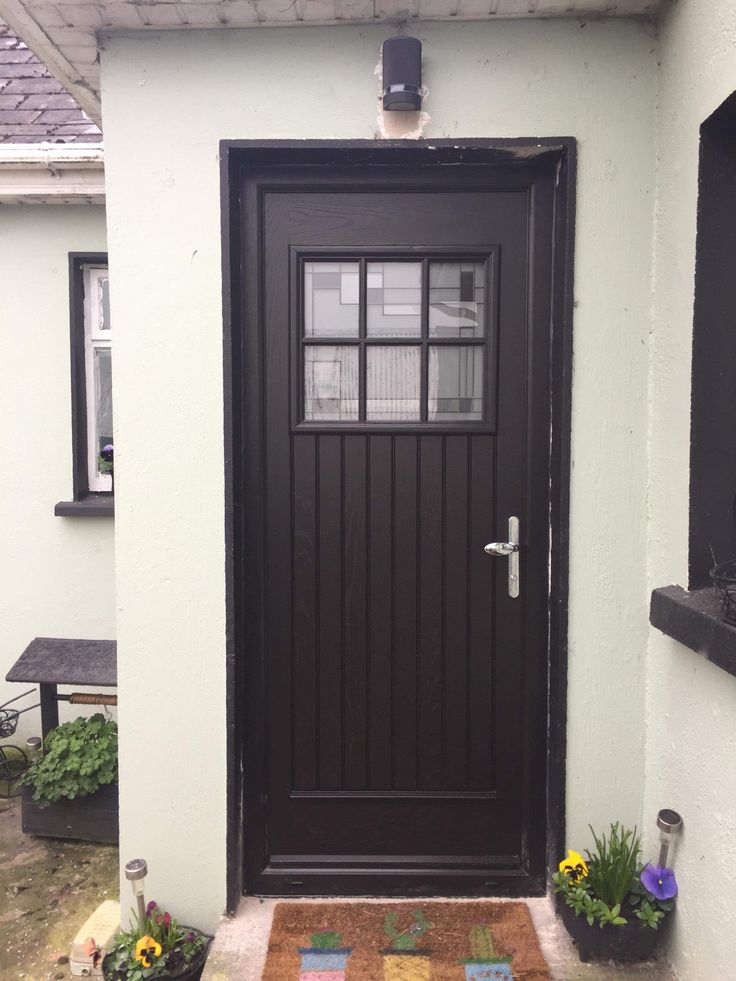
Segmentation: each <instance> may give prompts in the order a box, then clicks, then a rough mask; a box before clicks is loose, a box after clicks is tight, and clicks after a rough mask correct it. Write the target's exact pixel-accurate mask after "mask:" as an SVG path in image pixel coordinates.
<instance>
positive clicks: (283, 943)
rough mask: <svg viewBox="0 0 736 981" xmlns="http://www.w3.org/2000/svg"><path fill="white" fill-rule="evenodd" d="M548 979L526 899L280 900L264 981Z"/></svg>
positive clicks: (519, 980) (530, 980)
mask: <svg viewBox="0 0 736 981" xmlns="http://www.w3.org/2000/svg"><path fill="white" fill-rule="evenodd" d="M509 979H514V981H550V974H549V970H548V968H547V965H546V963H545V960H544V957H543V956H542V952H541V950H540V949H539V942H538V940H537V935H536V934H535V932H534V927H533V926H532V920H531V916H530V914H529V910H528V908H527V906H526V905H525V904H524V903H490V902H477V903H476V902H473V903H443V902H437V903H433V902H405V903H279V904H278V905H277V906H276V909H275V910H274V917H273V926H272V927H271V935H270V937H269V941H268V958H267V960H266V968H265V971H264V973H263V978H262V981H509Z"/></svg>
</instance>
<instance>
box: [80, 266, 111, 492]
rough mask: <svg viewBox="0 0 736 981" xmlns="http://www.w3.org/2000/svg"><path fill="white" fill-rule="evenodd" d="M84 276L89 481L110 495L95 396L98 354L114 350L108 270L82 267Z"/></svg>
mask: <svg viewBox="0 0 736 981" xmlns="http://www.w3.org/2000/svg"><path fill="white" fill-rule="evenodd" d="M82 271H83V276H84V380H85V403H86V419H85V424H86V430H87V482H88V488H89V490H90V492H92V493H101V492H102V493H104V492H108V493H109V492H111V491H112V489H113V482H112V476H111V475H110V474H101V473H100V471H99V467H98V456H99V447H98V445H97V414H96V405H97V399H96V397H95V352H96V351H98V350H105V349H107V350H110V351H112V325H110V326H108V327H107V328H106V329H104V330H103V328H102V322H103V308H102V282H103V281H107V282H108V288H109V280H110V275H109V270H108V267H107V266H104V265H88V266H84V267H83V270H82Z"/></svg>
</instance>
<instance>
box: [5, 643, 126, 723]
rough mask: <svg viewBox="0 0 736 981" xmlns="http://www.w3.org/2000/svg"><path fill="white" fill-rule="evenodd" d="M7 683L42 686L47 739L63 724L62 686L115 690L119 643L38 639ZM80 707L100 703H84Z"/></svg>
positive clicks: (8, 676)
mask: <svg viewBox="0 0 736 981" xmlns="http://www.w3.org/2000/svg"><path fill="white" fill-rule="evenodd" d="M5 680H6V681H18V682H25V683H31V684H35V685H38V689H39V692H40V695H41V733H42V735H43V738H44V739H45V738H46V736H47V734H48V733H49V731H50V730H51V729H54V728H56V726H58V724H59V702H60V701H69V699H70V696H69V695H59V693H58V686H59V685H80V686H81V685H83V686H85V687H92V688H114V687H115V686H116V685H117V681H118V670H117V642H116V641H114V640H70V639H67V638H65V637H36V639H35V640H32V641H31V643H30V644H29V645H28V647H26V649H25V650H24V651H23V653H22V654H21V656H20V657H19V658H18V660H17V661H16V662H15V664H14V665H13V667H12V668H11V669H10V671H8V673H7V674H6V675H5ZM79 704H92V705H94V704H96V703H95V702H85V701H83V700H80V702H79Z"/></svg>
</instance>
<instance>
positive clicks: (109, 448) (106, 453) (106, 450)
mask: <svg viewBox="0 0 736 981" xmlns="http://www.w3.org/2000/svg"><path fill="white" fill-rule="evenodd" d="M114 455H115V447H114V446H113V445H112V443H107V444H106V445H105V446H103V447H102V449H101V450H100V456H101V457H102V459H103V460H104V461H105V463H112V460H113V456H114Z"/></svg>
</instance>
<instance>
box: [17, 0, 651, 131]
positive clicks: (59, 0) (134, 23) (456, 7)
mask: <svg viewBox="0 0 736 981" xmlns="http://www.w3.org/2000/svg"><path fill="white" fill-rule="evenodd" d="M669 2H670V0H56V2H54V3H52V2H50V0H0V17H2V18H3V19H4V20H5V21H7V23H8V24H10V25H11V27H12V28H13V29H14V30H15V31H16V32H17V33H18V34H19V35H20V37H22V38H23V40H24V41H25V43H26V44H27V45H28V47H29V48H30V49H31V50H32V51H33V52H34V54H36V55H37V57H38V58H40V59H41V61H43V62H44V64H45V65H46V66H47V67H48V69H49V71H51V73H52V74H53V75H54V76H55V77H56V78H57V79H58V80H59V82H61V84H62V85H64V86H65V88H66V89H67V90H68V91H69V92H70V93H71V94H72V95H73V96H74V98H75V99H76V100H77V102H78V103H79V104H80V105H81V106H82V108H83V109H84V110H85V112H87V114H88V115H89V116H91V117H92V118H93V119H94V120H95V121H96V122H99V120H100V115H101V108H100V66H99V59H98V52H97V35H98V33H99V32H104V31H114V30H170V29H173V30H176V29H182V28H210V29H212V28H228V27H267V26H280V25H286V26H302V25H310V24H315V25H316V24H346V23H363V24H365V23H381V22H385V23H388V24H390V23H405V22H407V21H409V22H410V21H413V20H493V19H498V18H507V17H645V18H649V19H653V18H654V17H655V16H656V14H657V13H658V12H659V10H660V8H662V7H663V6H665V5H666V4H667V3H669Z"/></svg>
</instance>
